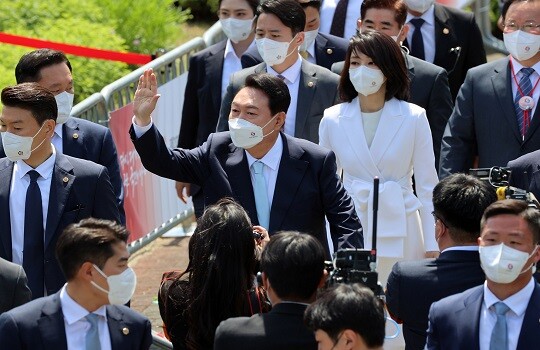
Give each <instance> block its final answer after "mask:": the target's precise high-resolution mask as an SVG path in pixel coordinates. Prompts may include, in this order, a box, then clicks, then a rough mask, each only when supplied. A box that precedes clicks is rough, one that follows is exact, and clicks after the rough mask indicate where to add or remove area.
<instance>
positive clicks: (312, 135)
mask: <svg viewBox="0 0 540 350" xmlns="http://www.w3.org/2000/svg"><path fill="white" fill-rule="evenodd" d="M265 72H266V63H261V64H258V65H256V66H254V67H250V68H246V69H242V70H241V71H239V72H236V73H234V74H233V75H231V79H230V81H229V86H228V87H227V92H226V93H225V96H223V100H222V102H221V110H220V112H219V120H218V124H217V131H227V130H229V125H228V123H227V120H228V119H229V112H230V111H231V103H232V100H233V98H234V96H235V95H236V93H237V92H238V91H239V90H240V89H241V88H242V86H243V85H244V81H245V80H246V78H247V76H248V75H250V74H253V73H265ZM338 83H339V76H338V75H337V74H334V73H332V72H330V71H329V70H328V69H326V68H323V67H320V66H317V65H314V64H312V63H309V62H308V61H306V60H302V70H301V74H300V86H299V88H298V105H297V108H296V126H295V131H294V135H293V136H294V137H297V138H302V139H305V140H309V141H311V142H315V143H319V123H320V121H321V119H322V117H323V113H324V110H325V109H326V108H328V107H331V106H333V105H335V104H336V103H337V102H338V93H337V86H338Z"/></svg>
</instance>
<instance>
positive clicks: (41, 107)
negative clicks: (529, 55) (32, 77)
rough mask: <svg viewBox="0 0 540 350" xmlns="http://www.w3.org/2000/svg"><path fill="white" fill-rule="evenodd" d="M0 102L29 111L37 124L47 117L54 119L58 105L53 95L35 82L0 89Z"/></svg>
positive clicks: (40, 123)
mask: <svg viewBox="0 0 540 350" xmlns="http://www.w3.org/2000/svg"><path fill="white" fill-rule="evenodd" d="M1 101H2V104H3V105H4V106H8V107H15V108H20V109H24V110H27V111H30V112H31V113H32V116H33V117H34V118H35V119H36V121H37V122H38V124H39V125H43V122H44V121H45V120H47V119H52V120H54V121H56V116H57V114H58V107H57V105H56V100H55V98H54V95H53V94H52V93H51V92H50V91H49V90H47V89H45V88H43V87H41V86H40V85H39V84H37V83H23V84H18V85H14V86H7V87H5V88H4V89H3V90H2V97H1Z"/></svg>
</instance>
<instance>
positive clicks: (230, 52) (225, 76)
mask: <svg viewBox="0 0 540 350" xmlns="http://www.w3.org/2000/svg"><path fill="white" fill-rule="evenodd" d="M254 43H255V40H253V41H252V42H251V44H249V47H248V48H247V50H249V49H250V48H251V47H252V46H253V45H255V44H254ZM247 50H246V51H247ZM240 70H242V62H241V61H240V57H238V56H237V55H236V52H234V48H233V45H232V42H231V40H230V39H227V44H225V54H224V55H223V73H222V75H221V96H225V92H226V91H227V86H229V80H230V78H231V74H233V73H235V72H238V71H240Z"/></svg>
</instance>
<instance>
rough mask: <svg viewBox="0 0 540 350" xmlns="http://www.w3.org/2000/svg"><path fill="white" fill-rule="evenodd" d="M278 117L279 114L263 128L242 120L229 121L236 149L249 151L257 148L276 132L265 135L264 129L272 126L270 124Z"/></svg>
mask: <svg viewBox="0 0 540 350" xmlns="http://www.w3.org/2000/svg"><path fill="white" fill-rule="evenodd" d="M276 116H277V114H276V115H275V116H273V117H272V119H270V120H269V121H268V123H266V124H264V126H263V127H260V126H258V125H255V124H253V123H250V122H248V121H247V120H245V119H242V118H233V119H229V131H230V134H231V139H232V142H233V144H234V145H235V146H236V147H240V148H243V149H249V148H251V147H254V146H256V145H257V144H259V143H260V142H261V141H262V140H263V139H264V138H265V137H266V136H268V135H270V134H271V133H273V132H274V130H272V131H271V132H269V133H268V134H266V135H263V128H264V127H266V126H267V125H268V124H270V122H271V121H272V120H274V118H275V117H276Z"/></svg>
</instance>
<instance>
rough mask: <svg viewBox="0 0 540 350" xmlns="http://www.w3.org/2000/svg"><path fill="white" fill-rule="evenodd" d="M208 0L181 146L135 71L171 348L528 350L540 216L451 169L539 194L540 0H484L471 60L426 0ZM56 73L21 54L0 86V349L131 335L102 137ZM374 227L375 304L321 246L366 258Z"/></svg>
mask: <svg viewBox="0 0 540 350" xmlns="http://www.w3.org/2000/svg"><path fill="white" fill-rule="evenodd" d="M218 5H219V10H218V17H219V21H220V23H221V26H222V29H223V32H224V33H225V35H226V37H227V38H226V39H225V40H223V41H221V42H219V43H217V44H215V45H212V46H210V47H208V48H207V49H205V50H203V51H201V52H199V53H197V54H195V55H193V56H192V57H191V59H190V64H189V73H188V79H187V86H186V92H185V96H184V106H183V110H182V120H181V126H180V131H179V141H178V148H174V149H173V148H170V147H168V145H167V144H166V142H165V141H164V139H163V137H162V136H161V134H160V132H159V130H158V129H157V128H156V127H155V125H154V123H153V120H152V113H153V111H154V109H155V107H156V104H157V103H158V101H159V97H160V95H159V94H158V86H157V79H156V76H155V74H154V72H153V71H152V70H151V69H148V70H146V71H145V72H144V74H143V75H142V76H141V77H140V79H139V82H138V85H137V90H136V92H135V96H134V99H133V113H134V116H133V121H132V125H131V127H130V129H129V134H130V136H131V139H132V141H133V144H134V146H135V149H136V151H137V152H138V154H139V156H140V158H141V161H142V163H143V165H144V167H145V168H146V169H147V170H148V171H150V172H152V173H154V174H156V175H158V176H161V177H166V178H169V179H172V180H174V181H176V190H177V194H178V197H179V200H182V201H184V202H186V201H187V197H192V201H193V206H194V209H195V215H196V217H197V226H196V229H195V232H194V233H193V235H192V237H191V238H190V241H189V251H188V254H189V264H188V266H187V268H186V269H185V270H181V271H180V270H174V271H168V272H166V273H165V274H164V276H163V279H162V283H161V285H160V286H159V292H158V302H159V308H160V313H161V317H162V319H163V328H164V334H165V336H166V337H167V338H168V339H170V340H171V342H172V344H173V346H174V348H175V349H212V348H214V349H238V348H254V349H255V348H256V349H316V348H317V347H318V348H319V349H358V350H360V349H382V348H385V349H407V350H414V349H424V348H426V349H481V350H488V349H489V350H497V349H501V350H502V349H504V350H515V349H533V348H537V347H538V345H537V344H538V342H539V341H540V323H539V322H538V320H539V319H540V307H539V305H540V285H539V284H538V282H537V281H536V280H535V277H537V276H536V275H535V271H536V263H537V262H538V261H539V260H540V249H539V248H538V246H539V244H540V211H539V209H540V208H532V207H531V203H530V202H529V201H526V200H516V199H505V200H498V199H499V198H498V194H497V192H496V189H495V188H494V187H493V186H492V185H491V184H488V183H487V182H485V181H482V180H480V179H478V178H476V177H473V176H471V175H467V174H466V173H467V172H468V171H469V169H471V168H491V167H494V166H500V167H509V168H510V169H511V170H512V173H511V177H510V179H509V183H510V185H512V186H515V187H517V188H519V189H522V190H526V191H530V192H531V193H533V194H537V195H538V196H540V193H539V192H540V188H539V186H540V179H538V180H537V179H536V178H537V177H538V176H540V175H539V174H540V172H539V171H538V169H540V158H539V157H540V153H538V152H540V136H539V135H540V133H538V132H537V129H538V128H539V127H540V112H538V111H537V108H536V107H537V103H538V100H539V97H540V90H537V89H536V87H537V85H538V82H539V81H540V74H539V73H540V2H538V1H535V0H507V1H505V2H504V4H503V5H502V7H501V19H500V23H501V27H502V29H503V39H504V45H505V47H506V49H507V50H508V52H509V53H510V55H509V56H507V57H504V58H502V59H499V60H495V61H492V62H489V63H486V53H485V50H484V47H483V44H482V36H481V33H480V30H479V28H478V26H477V25H476V22H475V19H474V16H473V15H472V14H471V13H467V12H464V11H461V10H456V9H453V8H449V7H445V6H442V5H439V4H436V3H434V1H433V0H421V1H420V0H363V1H361V0H360V1H353V0H322V1H321V0H262V1H259V0H220V1H219V4H218ZM351 18H352V19H353V20H351ZM72 74H73V72H72V68H71V64H70V62H69V60H68V58H67V57H66V56H65V55H64V54H63V53H62V52H59V51H55V50H50V49H39V50H34V51H31V52H29V53H27V54H25V55H24V56H22V57H21V59H20V61H19V63H18V64H17V66H16V68H15V76H16V80H17V85H14V86H8V87H5V88H4V89H3V90H2V93H1V102H2V105H3V109H2V114H1V116H0V131H2V143H1V145H0V227H1V230H0V347H2V348H3V347H4V346H6V349H57V348H58V349H92V350H94V349H97V350H100V349H102V350H105V349H148V348H149V347H150V344H151V342H152V336H151V327H150V322H149V321H148V319H147V318H146V317H144V316H142V315H140V314H139V313H137V312H135V311H133V310H131V309H130V308H129V302H130V299H131V297H132V296H133V292H134V290H135V288H136V275H135V273H134V271H133V270H132V269H131V268H130V267H129V266H128V260H129V252H128V250H127V242H128V236H129V233H128V231H127V230H126V229H125V227H124V226H122V225H124V224H125V222H126V220H125V213H124V210H123V200H124V194H123V189H122V179H121V176H120V171H119V165H118V159H117V153H116V148H115V145H114V142H113V139H112V136H111V133H110V131H109V130H108V129H107V128H105V127H103V126H100V125H98V124H94V123H92V122H89V121H86V120H82V119H78V118H74V117H72V116H70V111H71V107H72V105H73V97H74V93H75V91H74V83H73V75H72ZM126 132H128V131H127V130H126ZM375 177H376V178H378V179H379V181H380V185H379V188H378V189H375V188H374V187H373V179H374V178H375ZM375 191H377V192H376V193H375ZM375 197H376V198H377V205H378V210H376V209H377V208H374V204H373V203H374V198H375ZM375 211H377V213H378V214H377V218H376V220H375V217H374V216H373V215H374V212H375ZM375 222H376V223H377V231H376V236H377V250H376V254H377V264H376V266H377V267H376V271H377V272H378V276H379V281H380V282H381V284H382V286H383V287H384V289H385V295H384V298H383V297H382V296H381V295H378V294H376V293H374V291H373V290H371V289H369V288H367V287H366V286H363V285H360V284H352V283H351V284H344V283H338V284H337V285H333V286H328V284H327V280H328V271H327V270H326V269H325V260H330V259H331V258H332V253H333V252H335V251H337V250H342V249H366V250H371V249H372V247H373V245H372V244H373V237H374V235H375V232H374V231H375V226H376V225H375ZM258 272H260V273H259V274H258ZM156 289H158V286H156ZM383 300H385V301H386V302H383ZM387 317H388V319H390V318H391V319H393V320H394V321H392V322H397V323H398V324H400V326H399V327H398V328H399V333H400V335H399V336H398V337H397V338H393V339H390V338H389V337H388V336H385V333H386V330H385V327H386V326H387V325H388V324H389V323H391V322H390V321H387ZM401 330H402V331H401Z"/></svg>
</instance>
